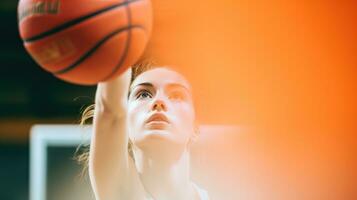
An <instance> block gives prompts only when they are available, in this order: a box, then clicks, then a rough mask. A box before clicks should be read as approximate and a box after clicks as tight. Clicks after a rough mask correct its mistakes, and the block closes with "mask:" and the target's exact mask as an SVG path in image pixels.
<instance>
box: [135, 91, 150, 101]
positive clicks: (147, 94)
mask: <svg viewBox="0 0 357 200" xmlns="http://www.w3.org/2000/svg"><path fill="white" fill-rule="evenodd" d="M145 98H152V94H151V93H150V92H149V91H147V90H141V91H139V92H138V93H137V95H136V99H145Z"/></svg>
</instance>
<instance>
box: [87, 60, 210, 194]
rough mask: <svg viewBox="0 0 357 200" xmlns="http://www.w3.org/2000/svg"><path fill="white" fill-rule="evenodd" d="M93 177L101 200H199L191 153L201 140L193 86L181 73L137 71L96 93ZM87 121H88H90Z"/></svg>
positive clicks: (91, 157)
mask: <svg viewBox="0 0 357 200" xmlns="http://www.w3.org/2000/svg"><path fill="white" fill-rule="evenodd" d="M88 113H89V115H91V113H92V114H93V115H94V116H93V129H94V133H93V134H94V135H93V137H92V141H91V146H90V151H89V162H88V164H89V175H90V180H91V184H92V188H93V190H94V194H95V196H96V199H100V200H118V199H125V200H131V199H133V200H144V199H145V200H146V199H155V200H175V199H177V200H196V199H197V200H198V199H208V195H207V193H206V191H204V190H202V189H200V188H199V187H198V186H197V185H195V184H194V183H193V182H191V180H190V172H189V169H190V162H189V159H190V156H189V147H190V144H191V143H192V142H194V141H195V140H196V138H197V136H198V131H197V130H198V129H197V123H196V121H195V111H194V106H193V99H192V91H191V86H190V84H189V83H188V82H187V80H186V79H185V78H184V77H183V76H182V75H180V74H179V73H177V72H175V71H173V70H171V69H168V68H164V67H155V68H154V67H152V66H150V65H146V66H145V65H141V66H140V65H139V66H136V67H133V68H132V69H129V70H127V71H126V72H125V73H124V74H122V75H121V76H120V77H118V78H116V79H115V80H112V81H109V82H103V83H99V84H98V87H97V92H96V97H95V106H94V112H93V111H92V112H90V111H88V110H87V112H85V113H84V115H85V117H84V119H86V118H88ZM86 115H87V116H86Z"/></svg>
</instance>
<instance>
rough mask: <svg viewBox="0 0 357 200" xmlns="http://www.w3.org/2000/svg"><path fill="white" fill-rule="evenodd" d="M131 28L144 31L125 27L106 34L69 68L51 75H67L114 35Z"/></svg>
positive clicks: (135, 26) (136, 26)
mask: <svg viewBox="0 0 357 200" xmlns="http://www.w3.org/2000/svg"><path fill="white" fill-rule="evenodd" d="M132 28H142V29H144V27H142V26H140V25H134V26H127V27H124V28H120V29H117V30H115V31H113V32H112V33H110V34H108V35H107V36H105V37H104V38H103V39H101V40H100V41H99V42H98V43H97V44H95V45H94V47H92V48H91V49H90V50H89V51H87V52H86V53H85V54H84V55H83V56H81V57H80V58H79V59H78V60H77V61H76V62H74V63H73V64H71V65H70V66H68V67H66V68H64V69H61V70H59V71H55V72H52V73H53V74H55V75H61V74H64V73H67V72H69V71H71V70H72V69H74V68H76V67H77V66H78V65H80V64H81V63H82V62H83V61H85V60H86V59H87V58H88V57H90V56H91V55H92V54H93V53H94V52H95V51H96V50H97V49H98V48H99V47H101V46H102V45H103V44H104V43H105V42H107V41H108V40H109V39H111V38H112V37H114V36H115V35H117V34H119V33H122V32H124V31H130V30H131V29H132ZM125 51H126V48H125ZM124 53H125V52H124Z"/></svg>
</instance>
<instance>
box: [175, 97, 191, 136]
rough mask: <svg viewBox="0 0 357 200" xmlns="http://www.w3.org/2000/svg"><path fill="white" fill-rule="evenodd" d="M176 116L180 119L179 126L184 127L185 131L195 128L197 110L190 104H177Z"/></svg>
mask: <svg viewBox="0 0 357 200" xmlns="http://www.w3.org/2000/svg"><path fill="white" fill-rule="evenodd" d="M176 115H177V116H176V117H177V120H178V126H179V127H178V128H180V129H184V130H183V131H185V132H189V133H190V132H191V131H192V130H193V128H194V121H195V112H194V109H193V107H192V105H190V104H183V105H181V106H177V109H176Z"/></svg>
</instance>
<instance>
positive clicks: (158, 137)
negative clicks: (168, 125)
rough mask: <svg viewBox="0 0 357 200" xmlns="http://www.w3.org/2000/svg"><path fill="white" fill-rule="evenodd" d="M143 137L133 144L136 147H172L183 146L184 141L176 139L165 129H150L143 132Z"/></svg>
mask: <svg viewBox="0 0 357 200" xmlns="http://www.w3.org/2000/svg"><path fill="white" fill-rule="evenodd" d="M142 134H143V135H142V136H141V137H140V139H139V138H138V139H137V140H136V141H135V143H136V145H137V146H138V147H145V148H150V147H155V148H156V147H159V148H161V147H164V146H165V147H168V148H170V147H172V148H175V147H177V146H181V145H184V141H182V140H181V138H178V137H177V135H175V134H174V133H172V132H171V131H168V130H165V129H151V130H145V131H144V132H143V133H142Z"/></svg>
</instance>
